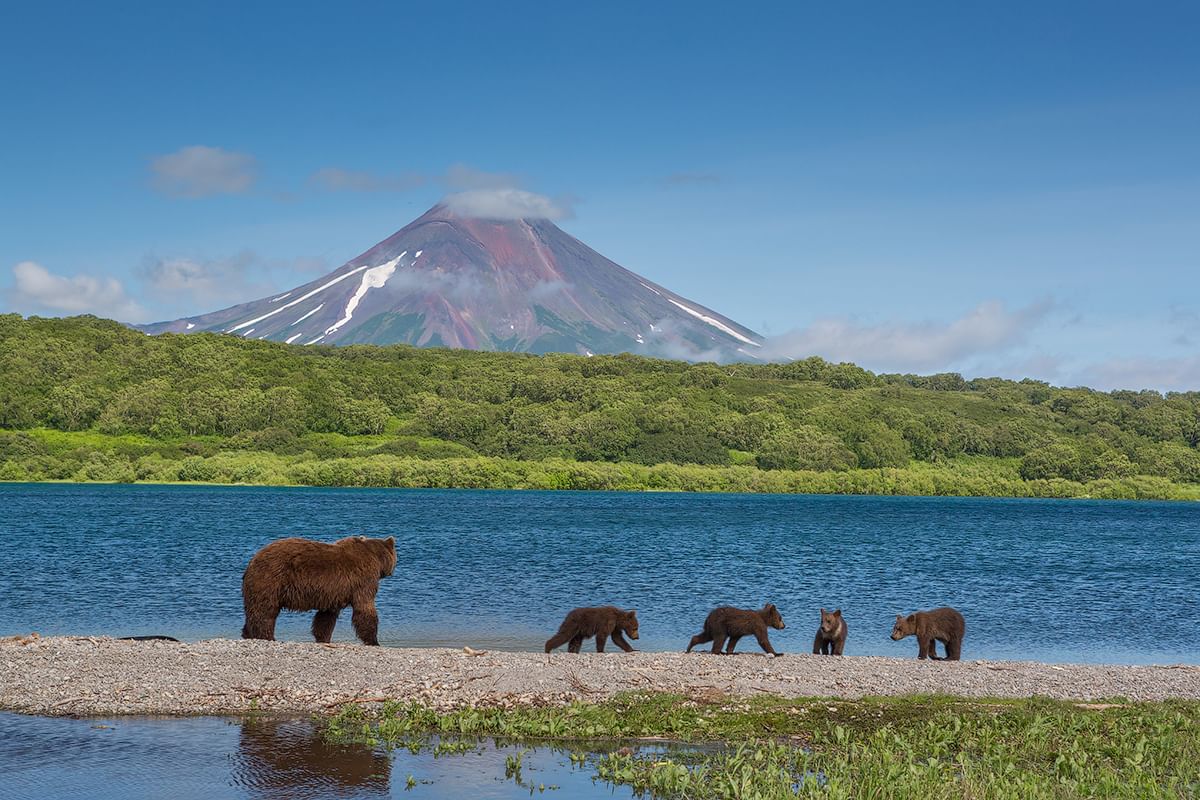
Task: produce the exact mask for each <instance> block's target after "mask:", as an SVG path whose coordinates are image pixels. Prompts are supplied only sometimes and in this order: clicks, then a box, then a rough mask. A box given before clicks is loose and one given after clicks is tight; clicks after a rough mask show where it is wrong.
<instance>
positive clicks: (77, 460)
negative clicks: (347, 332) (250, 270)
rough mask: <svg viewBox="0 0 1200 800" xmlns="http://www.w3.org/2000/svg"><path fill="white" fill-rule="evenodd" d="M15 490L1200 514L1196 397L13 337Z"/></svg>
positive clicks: (456, 355)
mask: <svg viewBox="0 0 1200 800" xmlns="http://www.w3.org/2000/svg"><path fill="white" fill-rule="evenodd" d="M0 480H18V481H20V480H33V481H42V480H79V481H119V482H132V481H158V482H175V481H199V482H218V483H253V484H302V485H315V486H404V487H470V488H552V489H557V488H569V489H631V490H634V489H656V490H684V491H749V492H818V493H829V492H839V493H859V494H917V495H923V494H939V495H997V496H1035V497H1080V496H1090V497H1118V498H1174V499H1200V393H1196V392H1190V393H1182V394H1178V393H1177V394H1171V395H1168V396H1165V397H1164V396H1162V395H1160V394H1158V393H1156V392H1132V391H1130V392H1112V393H1100V392H1094V391H1091V390H1087V389H1059V388H1054V387H1050V386H1048V385H1046V384H1044V383H1041V382H1037V381H1019V382H1014V381H1005V380H999V379H984V380H973V381H965V380H963V379H962V378H961V377H960V376H958V375H935V376H930V377H919V376H912V375H875V374H872V373H870V372H868V371H866V370H863V369H860V368H858V367H856V366H854V365H852V364H828V363H826V362H824V361H822V360H821V359H819V358H811V359H806V360H804V361H797V362H792V363H788V364H729V365H720V366H719V365H716V364H695V365H689V364H686V363H683V362H675V361H664V360H658V359H649V358H640V357H635V356H599V357H595V358H583V357H578V356H571V355H559V354H550V355H544V356H530V355H524V354H513V353H477V352H469V351H450V350H436V349H435V350H421V349H415V348H411V347H406V346H395V347H371V346H352V347H323V346H319V347H299V346H288V345H282V344H277V343H270V342H258V341H247V340H244V339H241V338H238V337H233V336H221V335H215V334H199V335H191V336H181V335H164V336H159V337H149V336H145V335H143V334H141V333H138V332H136V331H132V330H129V329H127V328H125V327H123V326H121V325H118V324H117V323H113V322H109V321H106V320H99V319H95V318H91V317H77V318H72V319H39V318H29V319H22V318H21V317H19V316H16V315H0Z"/></svg>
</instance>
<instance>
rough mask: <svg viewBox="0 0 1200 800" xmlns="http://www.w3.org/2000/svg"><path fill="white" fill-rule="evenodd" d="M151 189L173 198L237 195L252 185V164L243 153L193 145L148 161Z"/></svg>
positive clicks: (253, 169) (251, 160)
mask: <svg viewBox="0 0 1200 800" xmlns="http://www.w3.org/2000/svg"><path fill="white" fill-rule="evenodd" d="M150 170H151V172H152V173H153V177H154V181H153V183H154V187H155V188H156V189H158V190H159V191H160V192H163V193H164V194H168V195H171V196H173V197H207V196H209V195H214V194H238V193H241V192H245V191H247V190H248V189H249V188H250V187H251V186H253V185H254V181H255V160H254V157H253V156H249V155H246V154H245V153H233V152H230V151H228V150H222V149H221V148H219V147H206V146H204V145H193V146H191V147H184V148H181V149H179V150H176V151H175V152H174V153H168V154H167V155H162V156H156V157H155V158H153V159H152V160H151V161H150Z"/></svg>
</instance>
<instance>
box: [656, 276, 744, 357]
mask: <svg viewBox="0 0 1200 800" xmlns="http://www.w3.org/2000/svg"><path fill="white" fill-rule="evenodd" d="M642 285H643V286H645V284H642ZM646 288H647V289H650V287H649V286H646ZM650 291H654V290H653V289H650ZM656 294H657V293H656ZM667 301H668V302H670V303H671V304H672V305H676V306H679V307H680V308H681V309H683V310H684V311H686V312H687V313H689V314H691V315H692V316H693V317H695V318H696V319H698V320H701V321H702V322H707V323H708V324H709V325H712V326H713V327H714V328H716V329H717V330H719V331H721V332H722V333H726V334H728V335H730V336H732V337H733V338H735V339H737V340H739V341H743V342H745V343H746V344H752V345H754V346H755V347H761V346H762V345H760V344H759V343H758V342H756V341H754V340H753V339H750V338H747V337H745V336H742V335H741V334H740V333H738V332H737V331H735V330H734V329H733V328H731V327H729V326H728V325H726V324H725V323H723V322H721V321H720V320H717V319H713V318H712V317H710V316H708V315H707V314H701V313H700V312H699V311H697V310H696V309H694V308H691V307H690V306H685V305H684V304H683V303H680V302H679V301H678V300H672V299H671V298H670V297H668V298H667Z"/></svg>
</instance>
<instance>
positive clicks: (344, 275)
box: [228, 264, 370, 333]
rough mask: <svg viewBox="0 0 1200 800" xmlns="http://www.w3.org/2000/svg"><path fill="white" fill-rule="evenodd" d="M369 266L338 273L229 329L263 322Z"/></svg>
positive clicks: (365, 265) (233, 329) (364, 265)
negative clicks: (270, 309)
mask: <svg viewBox="0 0 1200 800" xmlns="http://www.w3.org/2000/svg"><path fill="white" fill-rule="evenodd" d="M369 268H370V264H363V265H362V266H361V267H355V268H354V269H352V270H350V271H349V272H344V273H342V274H341V275H338V276H337V277H336V278H334V279H333V280H331V281H328V282H327V283H324V284H322V285H321V286H318V287H317V288H316V289H313V290H312V291H311V292H309V293H308V294H306V295H304V296H303V297H298V298H296V299H295V300H293V301H292V302H290V303H284V304H283V305H281V306H280V307H279V308H277V309H275V310H274V311H268V312H267V313H266V314H263V315H262V316H261V317H255V318H254V319H252V320H247V321H246V322H243V323H241V324H239V325H234V326H233V327H232V328H230V329H229V331H228V332H229V333H233V332H234V331H236V330H240V329H241V328H244V327H246V326H247V325H254V324H256V323H259V322H262V321H263V320H264V319H266V318H267V317H273V316H275V315H276V314H278V313H279V312H280V311H283V310H284V309H286V308H291V307H292V306H294V305H296V304H297V303H303V302H304V301H305V300H307V299H308V298H310V297H312V296H313V295H314V294H319V293H321V292H323V291H325V290H326V289H328V288H329V287H330V286H333V285H334V284H337V283H341V282H342V281H344V280H346V278H349V277H350V276H351V275H357V274H358V273H360V272H362V271H363V270H364V269H369Z"/></svg>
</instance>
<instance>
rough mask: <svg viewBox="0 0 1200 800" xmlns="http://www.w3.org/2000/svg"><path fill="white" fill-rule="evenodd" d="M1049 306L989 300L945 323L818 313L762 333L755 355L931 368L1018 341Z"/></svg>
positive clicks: (872, 366) (892, 368)
mask: <svg viewBox="0 0 1200 800" xmlns="http://www.w3.org/2000/svg"><path fill="white" fill-rule="evenodd" d="M1052 307H1053V304H1052V303H1051V302H1049V301H1046V302H1042V303H1036V304H1034V305H1031V306H1029V307H1027V308H1023V309H1018V310H1016V311H1011V312H1010V311H1008V310H1006V309H1005V308H1004V306H1003V305H1001V304H1000V303H998V302H995V301H990V302H986V303H982V304H980V305H979V306H977V307H976V308H974V309H972V310H971V311H970V312H968V313H967V314H965V315H964V316H962V317H960V318H959V319H956V320H954V321H952V322H949V323H935V322H886V323H880V324H877V325H860V324H858V323H856V322H854V321H853V320H851V319H846V318H830V319H823V320H818V321H816V322H814V323H813V324H812V325H810V326H809V327H807V328H803V329H801V330H797V331H791V332H789V333H785V334H782V335H780V336H774V337H771V338H769V339H767V341H766V342H765V343H764V345H763V348H762V350H761V351H756V352H755V355H760V356H762V357H763V358H767V359H771V360H782V359H792V358H807V357H808V356H814V355H815V356H821V357H822V358H824V359H826V360H828V361H853V362H854V363H856V364H859V365H861V366H864V367H867V368H868V369H873V370H877V371H881V372H937V371H941V370H945V369H948V368H950V367H952V366H955V365H957V364H959V363H960V362H962V361H963V360H965V359H969V358H971V357H974V356H978V355H982V354H988V353H997V352H1001V351H1005V350H1008V349H1010V348H1014V347H1016V346H1018V345H1020V344H1022V343H1024V342H1025V340H1026V337H1027V335H1028V334H1029V332H1030V331H1031V330H1032V329H1033V328H1035V327H1036V326H1037V325H1038V324H1039V323H1041V322H1042V321H1043V320H1044V319H1045V317H1046V315H1047V314H1048V313H1049V312H1050V310H1051V308H1052Z"/></svg>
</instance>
